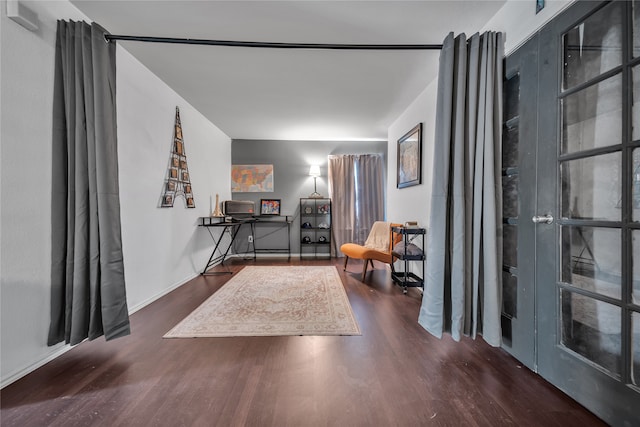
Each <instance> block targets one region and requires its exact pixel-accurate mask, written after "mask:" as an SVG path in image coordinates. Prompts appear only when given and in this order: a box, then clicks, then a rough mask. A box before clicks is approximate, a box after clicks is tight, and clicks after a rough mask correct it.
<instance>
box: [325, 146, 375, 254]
mask: <svg viewBox="0 0 640 427" xmlns="http://www.w3.org/2000/svg"><path fill="white" fill-rule="evenodd" d="M328 176H329V197H331V200H332V206H333V213H332V221H333V227H332V230H333V231H332V233H333V238H332V246H331V253H332V256H342V253H341V252H340V246H342V244H343V243H357V244H360V245H362V244H364V242H365V240H366V239H367V236H368V235H369V231H371V226H372V225H373V223H374V222H376V221H383V220H384V217H385V212H384V206H385V185H384V181H385V180H384V164H383V159H382V156H381V155H379V154H346V155H331V156H329V173H328Z"/></svg>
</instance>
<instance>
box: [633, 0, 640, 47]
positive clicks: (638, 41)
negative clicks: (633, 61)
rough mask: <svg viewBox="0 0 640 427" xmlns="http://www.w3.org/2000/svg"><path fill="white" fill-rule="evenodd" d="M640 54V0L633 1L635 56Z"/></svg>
mask: <svg viewBox="0 0 640 427" xmlns="http://www.w3.org/2000/svg"><path fill="white" fill-rule="evenodd" d="M639 56H640V1H639V0H634V1H633V57H634V58H637V57H639Z"/></svg>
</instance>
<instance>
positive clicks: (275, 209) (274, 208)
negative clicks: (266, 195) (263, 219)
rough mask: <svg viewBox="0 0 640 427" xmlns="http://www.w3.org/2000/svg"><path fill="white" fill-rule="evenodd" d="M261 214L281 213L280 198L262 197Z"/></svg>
mask: <svg viewBox="0 0 640 427" xmlns="http://www.w3.org/2000/svg"><path fill="white" fill-rule="evenodd" d="M260 215H280V199H261V200H260Z"/></svg>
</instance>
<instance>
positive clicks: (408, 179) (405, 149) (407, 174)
mask: <svg viewBox="0 0 640 427" xmlns="http://www.w3.org/2000/svg"><path fill="white" fill-rule="evenodd" d="M418 184H422V123H418V124H417V125H416V126H415V127H414V128H413V129H411V130H410V131H409V132H407V133H406V134H404V135H403V136H402V138H400V139H399V140H398V181H397V187H398V188H405V187H410V186H412V185H418Z"/></svg>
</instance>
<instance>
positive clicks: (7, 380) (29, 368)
mask: <svg viewBox="0 0 640 427" xmlns="http://www.w3.org/2000/svg"><path fill="white" fill-rule="evenodd" d="M72 348H73V347H72V346H71V345H69V344H65V345H64V346H63V347H61V348H59V349H58V350H56V351H54V352H53V353H51V354H49V355H48V356H47V357H45V358H44V359H40V360H38V361H36V362H34V363H32V364H31V365H29V366H26V367H24V368H21V369H19V370H18V371H16V372H14V373H13V374H9V376H8V377H7V378H3V379H2V382H1V383H0V389H3V388H5V387H6V386H8V385H10V384H12V383H14V382H16V381H18V380H19V379H21V378H22V377H25V376H27V375H28V374H30V373H31V372H33V371H35V370H36V369H38V368H40V367H42V366H44V365H46V364H47V363H49V362H51V361H52V360H53V359H56V358H57V357H60V356H62V355H63V354H64V353H66V352H67V351H69V350H71V349H72Z"/></svg>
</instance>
